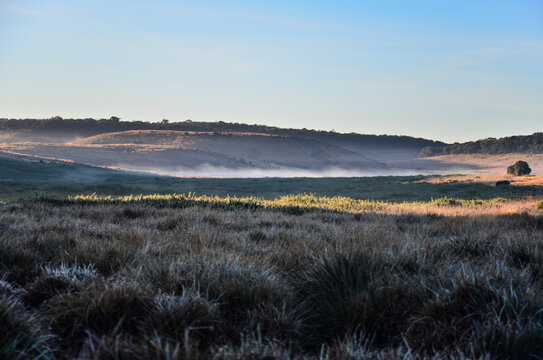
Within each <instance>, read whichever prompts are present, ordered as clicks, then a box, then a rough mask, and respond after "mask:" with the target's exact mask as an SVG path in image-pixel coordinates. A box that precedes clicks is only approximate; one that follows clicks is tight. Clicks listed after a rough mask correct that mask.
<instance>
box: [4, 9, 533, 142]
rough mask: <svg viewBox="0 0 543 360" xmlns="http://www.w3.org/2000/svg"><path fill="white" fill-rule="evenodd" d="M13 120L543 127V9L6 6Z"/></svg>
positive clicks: (467, 135) (434, 133) (449, 137)
mask: <svg viewBox="0 0 543 360" xmlns="http://www.w3.org/2000/svg"><path fill="white" fill-rule="evenodd" d="M0 54H1V55H0V117H16V118H21V117H23V118H24V117H37V118H46V117H51V116H55V115H60V116H63V117H107V118H109V117H110V116H112V115H116V116H119V117H121V118H122V119H123V120H136V119H137V120H148V121H160V120H162V119H164V118H166V119H169V120H170V121H182V120H185V119H188V118H190V119H192V120H202V121H232V122H244V123H250V124H253V123H258V124H267V125H276V126H282V127H298V128H303V127H306V128H314V129H324V130H330V129H335V130H336V131H341V132H350V131H355V132H360V133H373V134H405V135H413V136H420V137H427V138H433V139H439V140H445V141H465V140H473V139H479V138H484V137H489V136H494V137H500V136H507V135H512V134H530V133H533V132H536V131H543V1H540V0H511V1H500V0H492V1H486V0H481V1H461V0H456V1H435V0H432V1H430V0H424V1H423V0H420V1H419V0H413V1H387V0H384V1H278V0H276V1H205V2H202V1H123V0H117V1H100V0H95V1H48V0H41V1H26V0H16V1H11V0H0Z"/></svg>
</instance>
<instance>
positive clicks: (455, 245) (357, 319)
mask: <svg viewBox="0 0 543 360" xmlns="http://www.w3.org/2000/svg"><path fill="white" fill-rule="evenodd" d="M449 200H450V199H447V200H443V199H441V200H436V201H433V202H426V203H404V204H391V203H380V202H375V203H371V202H363V201H358V200H352V199H345V198H318V197H315V196H312V195H299V196H290V197H285V198H280V199H277V200H275V201H272V200H263V199H259V198H215V197H198V196H194V195H187V196H184V195H168V196H163V195H155V196H151V197H146V196H132V197H123V198H118V197H109V198H107V197H106V198H102V197H97V196H90V197H89V196H86V197H74V198H69V199H37V200H35V201H27V202H21V203H9V204H2V205H0V279H3V280H1V281H0V331H1V333H2V334H3V335H4V336H0V339H1V340H0V358H21V359H26V358H36V359H37V358H41V359H156V358H159V359H189V358H190V359H345V358H346V359H398V358H419V359H422V358H458V359H462V358H466V359H467V358H470V359H474V358H477V359H478V358H481V359H488V358H492V359H534V358H535V359H537V358H541V357H543V346H542V344H543V281H542V279H543V214H541V212H540V211H539V210H536V208H535V206H534V204H535V203H536V202H537V200H535V199H529V200H526V201H517V202H515V201H509V200H508V201H504V200H501V199H496V200H492V201H488V202H481V201H473V202H462V201H456V200H454V201H449ZM292 209H298V210H292ZM329 210H334V211H329ZM452 215H454V216H452Z"/></svg>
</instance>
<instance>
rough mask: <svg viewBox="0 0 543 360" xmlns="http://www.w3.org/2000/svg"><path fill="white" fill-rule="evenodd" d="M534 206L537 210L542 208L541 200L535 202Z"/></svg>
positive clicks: (542, 202)
mask: <svg viewBox="0 0 543 360" xmlns="http://www.w3.org/2000/svg"><path fill="white" fill-rule="evenodd" d="M535 208H536V209H538V210H543V201H540V202H538V203H537V204H535Z"/></svg>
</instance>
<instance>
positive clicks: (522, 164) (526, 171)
mask: <svg viewBox="0 0 543 360" xmlns="http://www.w3.org/2000/svg"><path fill="white" fill-rule="evenodd" d="M531 172H532V169H530V167H529V166H528V163H527V162H526V161H521V160H519V161H517V162H516V163H514V164H513V165H511V166H509V167H507V173H508V174H509V175H514V176H522V175H530V173H531Z"/></svg>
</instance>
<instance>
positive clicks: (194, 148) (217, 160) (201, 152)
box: [4, 130, 387, 176]
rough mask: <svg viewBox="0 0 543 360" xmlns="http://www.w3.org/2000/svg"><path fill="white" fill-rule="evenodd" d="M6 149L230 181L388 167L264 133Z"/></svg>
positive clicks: (115, 137)
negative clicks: (234, 174) (248, 175)
mask: <svg viewBox="0 0 543 360" xmlns="http://www.w3.org/2000/svg"><path fill="white" fill-rule="evenodd" d="M4 149H6V150H9V151H12V152H17V153H21V154H27V155H34V156H45V157H51V158H56V159H63V160H71V161H75V162H78V163H82V164H88V165H94V166H108V167H118V168H123V169H128V170H144V171H153V172H156V173H163V174H172V175H179V174H183V175H208V176H228V173H229V172H231V171H234V170H235V171H238V172H240V171H253V172H254V171H259V170H281V171H284V170H288V171H297V170H309V171H323V170H334V169H351V170H357V171H367V172H369V173H371V172H374V171H378V170H383V169H386V168H387V166H386V165H385V164H383V163H380V162H378V161H375V160H373V159H370V158H368V157H364V156H362V155H360V154H358V153H356V152H353V151H350V150H347V149H344V148H341V147H339V146H335V145H333V144H330V143H326V142H322V141H318V140H314V139H304V138H296V137H288V136H282V135H270V134H262V133H239V132H193V131H191V132H188V131H173V130H132V131H124V132H114V133H106V134H100V135H95V136H91V137H89V138H84V139H80V140H76V141H72V142H69V143H28V142H27V143H5V144H4ZM268 175H269V174H268ZM238 176H240V175H238Z"/></svg>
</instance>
